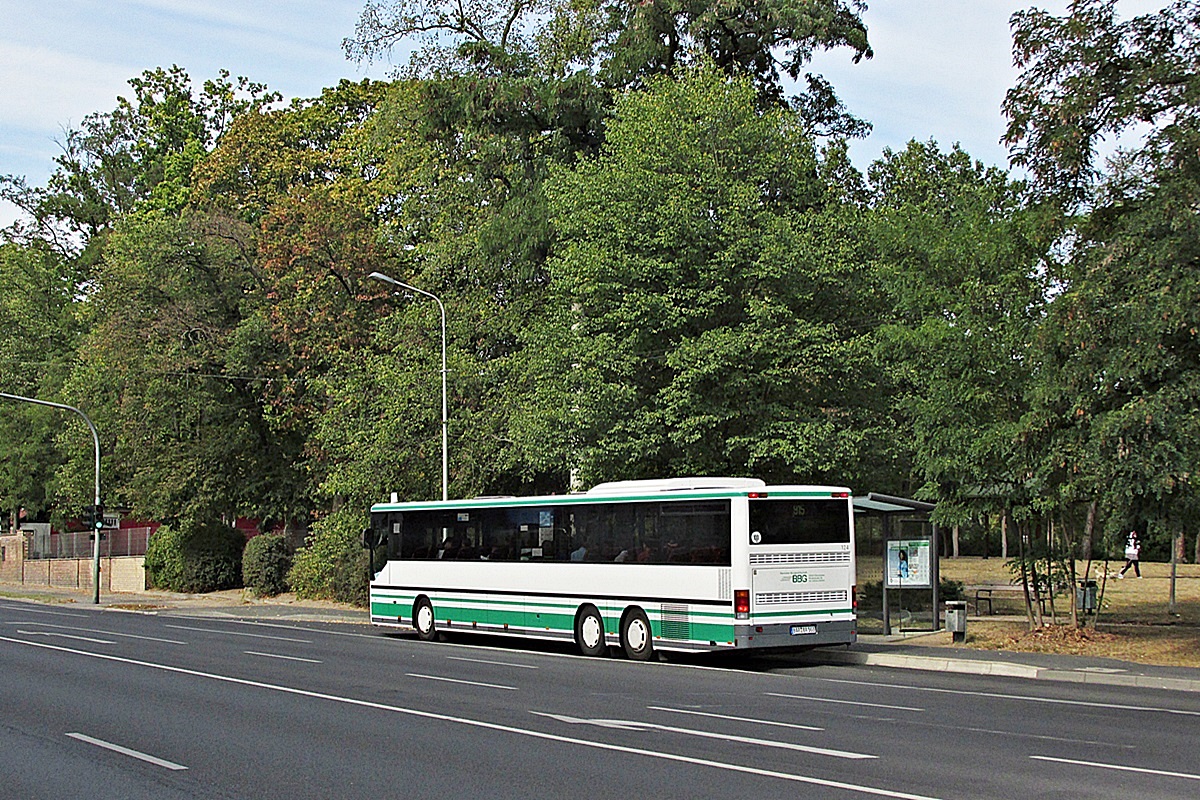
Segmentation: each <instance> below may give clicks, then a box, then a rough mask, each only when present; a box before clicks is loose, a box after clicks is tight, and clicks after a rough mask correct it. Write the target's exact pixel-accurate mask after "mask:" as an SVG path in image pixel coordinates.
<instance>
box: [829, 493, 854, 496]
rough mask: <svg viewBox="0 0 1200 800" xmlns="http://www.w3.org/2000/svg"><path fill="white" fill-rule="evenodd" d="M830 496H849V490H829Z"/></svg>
mask: <svg viewBox="0 0 1200 800" xmlns="http://www.w3.org/2000/svg"><path fill="white" fill-rule="evenodd" d="M829 496H830V497H849V496H850V493H849V492H830V494H829Z"/></svg>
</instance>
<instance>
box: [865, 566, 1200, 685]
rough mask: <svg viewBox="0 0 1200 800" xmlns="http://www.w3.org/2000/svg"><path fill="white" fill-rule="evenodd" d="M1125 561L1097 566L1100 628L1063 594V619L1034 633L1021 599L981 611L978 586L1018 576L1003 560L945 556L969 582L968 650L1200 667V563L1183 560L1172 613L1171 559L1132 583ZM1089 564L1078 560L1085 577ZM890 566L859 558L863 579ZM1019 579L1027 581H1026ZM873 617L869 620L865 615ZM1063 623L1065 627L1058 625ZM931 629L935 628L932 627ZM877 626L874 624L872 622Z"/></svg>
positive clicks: (946, 575) (940, 638) (1059, 607)
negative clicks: (1080, 625)
mask: <svg viewBox="0 0 1200 800" xmlns="http://www.w3.org/2000/svg"><path fill="white" fill-rule="evenodd" d="M1122 564H1123V562H1110V563H1109V564H1108V572H1107V574H1108V577H1107V579H1106V578H1105V569H1104V568H1105V565H1104V564H1103V563H1102V562H1094V563H1093V564H1092V572H1091V578H1092V579H1093V580H1096V582H1097V583H1098V584H1099V585H1100V586H1099V588H1102V590H1103V596H1102V600H1101V603H1102V604H1101V608H1100V613H1099V616H1098V619H1097V624H1096V628H1095V629H1094V630H1091V629H1088V630H1078V629H1075V628H1072V627H1071V602H1072V601H1073V598H1071V597H1065V596H1064V597H1059V598H1056V603H1055V605H1056V611H1057V614H1056V615H1055V616H1056V619H1054V620H1052V619H1051V618H1050V616H1049V615H1047V616H1046V618H1045V622H1047V623H1049V624H1048V626H1047V627H1045V628H1043V629H1039V630H1030V626H1029V623H1028V620H1027V618H1026V616H1025V610H1024V607H1023V603H1022V602H1021V599H1020V597H1019V596H1013V597H1011V598H1010V597H1005V598H996V599H995V600H994V604H995V611H996V616H994V617H989V616H986V615H985V616H982V617H981V616H977V615H975V609H974V607H973V606H974V599H975V592H974V589H973V588H972V587H975V586H981V585H995V584H1007V583H1010V582H1011V581H1012V580H1013V577H1012V575H1011V573H1010V572H1009V571H1008V568H1007V566H1006V564H1005V562H1004V560H1003V559H999V558H990V559H982V558H974V557H965V558H944V559H942V560H941V563H940V570H941V576H942V579H943V580H952V581H958V582H960V583H962V584H963V585H964V586H965V587H966V591H965V594H966V599H967V601H968V603H969V604H970V606H969V608H970V613H971V616H970V617H969V621H968V623H967V641H966V643H965V646H966V647H973V648H977V649H982V650H1007V651H1015V652H1040V653H1063V654H1072V655H1089V656H1097V657H1103V658H1116V659H1121V660H1124V661H1134V662H1137V663H1143V664H1160V665H1165V666H1184V667H1200V565H1197V564H1179V565H1177V577H1176V583H1175V613H1174V614H1172V613H1171V612H1170V594H1169V593H1170V584H1171V582H1170V572H1171V565H1170V564H1158V563H1146V562H1143V563H1142V565H1141V567H1142V575H1143V576H1144V577H1143V578H1142V579H1141V580H1138V579H1137V578H1134V577H1133V572H1132V570H1131V571H1130V572H1129V573H1128V574H1127V575H1126V577H1125V579H1124V580H1117V579H1116V574H1117V572H1118V571H1119V569H1120V568H1121V566H1122ZM1084 566H1085V565H1084V564H1083V563H1082V562H1080V563H1079V564H1078V565H1077V571H1078V574H1079V575H1080V576H1081V577H1082V575H1083V569H1084ZM881 574H882V567H881V564H880V559H879V558H878V557H876V558H874V559H872V558H871V557H864V558H861V559H860V563H859V583H860V585H861V584H863V583H866V582H871V581H878V580H879V576H880V575H881ZM1018 583H1019V581H1018ZM864 621H866V620H864ZM1055 622H1057V624H1054V623H1055ZM926 627H929V625H927V626H926ZM868 629H869V626H868ZM922 644H931V645H945V646H955V647H962V646H964V645H962V644H953V643H952V642H951V641H950V634H949V633H946V632H942V633H938V634H934V635H931V636H929V637H926V638H925V639H922Z"/></svg>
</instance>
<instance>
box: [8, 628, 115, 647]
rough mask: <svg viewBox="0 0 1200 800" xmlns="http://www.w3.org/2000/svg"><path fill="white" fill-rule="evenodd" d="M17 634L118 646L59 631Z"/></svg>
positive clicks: (21, 632)
mask: <svg viewBox="0 0 1200 800" xmlns="http://www.w3.org/2000/svg"><path fill="white" fill-rule="evenodd" d="M17 633H20V634H24V635H25V636H57V637H59V638H60V639H74V640H75V641H77V642H92V643H93V644H116V642H110V641H108V640H107V639H93V638H91V637H90V636H72V635H71V634H69V633H59V632H58V631H23V630H18V631H17Z"/></svg>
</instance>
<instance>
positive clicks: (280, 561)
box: [242, 533, 292, 597]
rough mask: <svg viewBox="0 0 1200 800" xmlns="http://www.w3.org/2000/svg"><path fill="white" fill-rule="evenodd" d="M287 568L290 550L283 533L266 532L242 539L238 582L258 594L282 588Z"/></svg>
mask: <svg viewBox="0 0 1200 800" xmlns="http://www.w3.org/2000/svg"><path fill="white" fill-rule="evenodd" d="M291 568H292V552H291V548H289V547H288V543H287V537H285V536H284V535H283V534H281V533H266V534H263V535H262V536H255V537H254V538H253V539H251V540H250V541H248V542H246V549H245V550H244V551H243V552H242V585H243V586H245V587H246V588H247V589H251V590H253V591H254V593H255V594H257V595H258V596H259V597H274V596H275V595H277V594H283V593H284V592H286V591H287V590H288V582H287V574H288V570H289V569H291Z"/></svg>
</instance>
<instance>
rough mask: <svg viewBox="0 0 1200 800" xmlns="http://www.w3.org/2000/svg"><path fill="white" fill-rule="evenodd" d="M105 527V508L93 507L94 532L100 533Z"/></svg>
mask: <svg viewBox="0 0 1200 800" xmlns="http://www.w3.org/2000/svg"><path fill="white" fill-rule="evenodd" d="M103 527H104V506H92V530H94V531H98V530H101V529H102V528H103Z"/></svg>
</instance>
